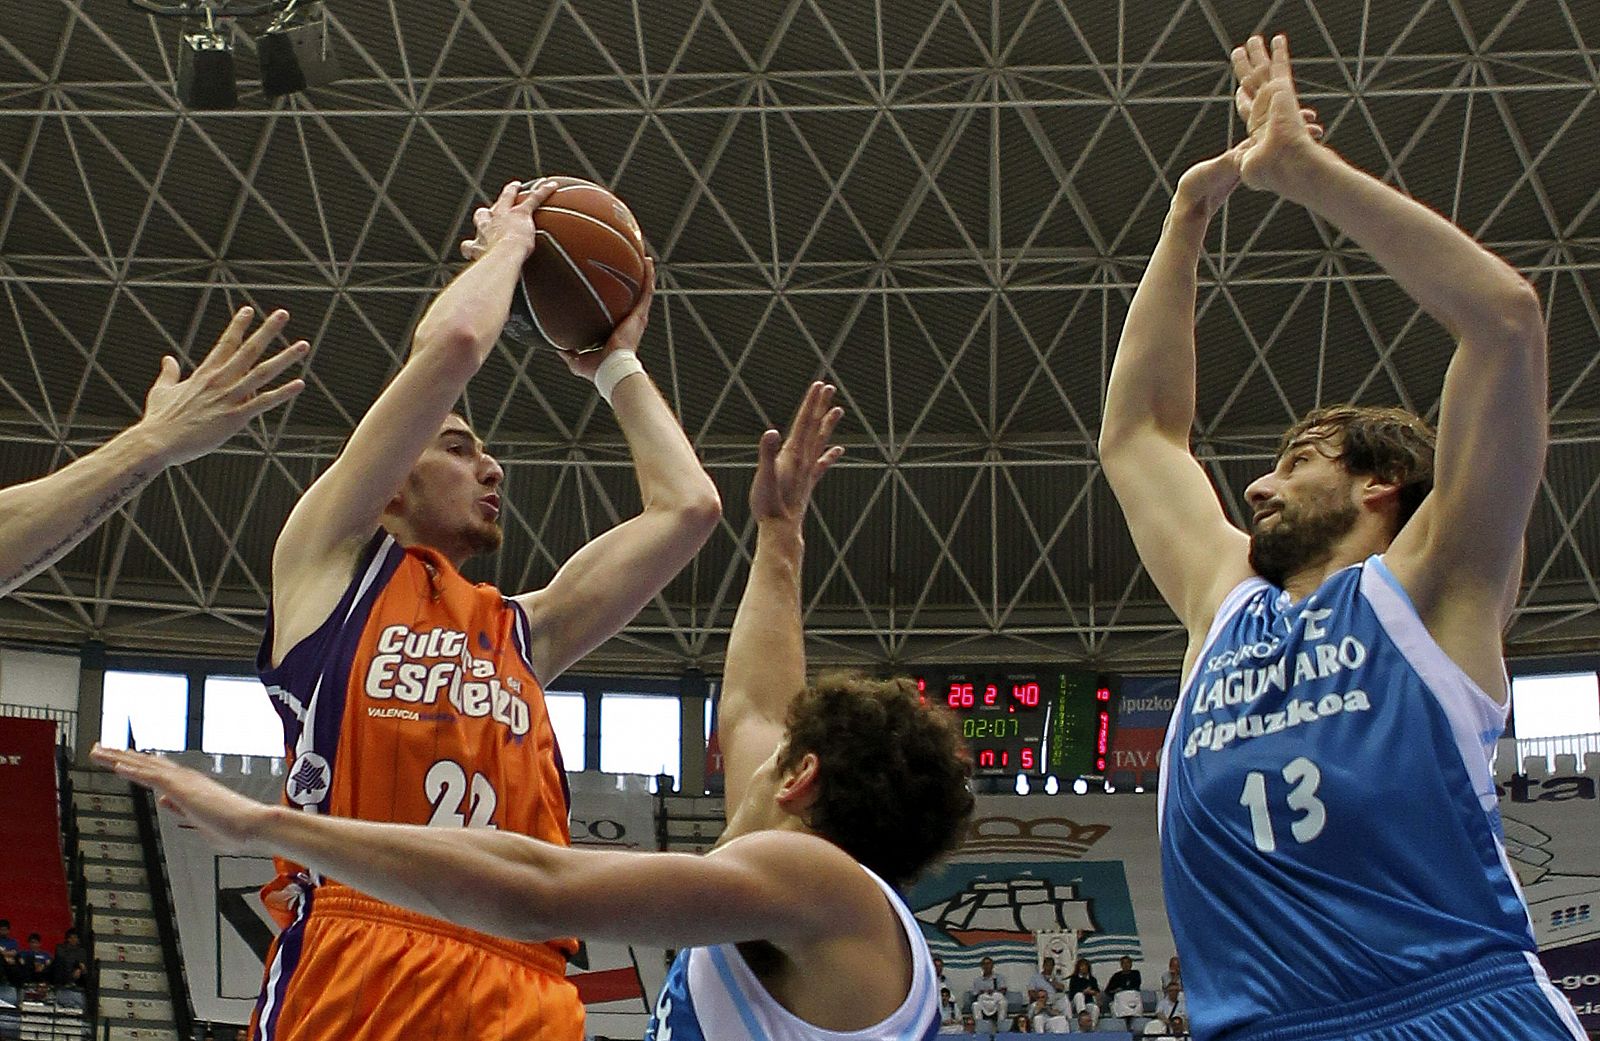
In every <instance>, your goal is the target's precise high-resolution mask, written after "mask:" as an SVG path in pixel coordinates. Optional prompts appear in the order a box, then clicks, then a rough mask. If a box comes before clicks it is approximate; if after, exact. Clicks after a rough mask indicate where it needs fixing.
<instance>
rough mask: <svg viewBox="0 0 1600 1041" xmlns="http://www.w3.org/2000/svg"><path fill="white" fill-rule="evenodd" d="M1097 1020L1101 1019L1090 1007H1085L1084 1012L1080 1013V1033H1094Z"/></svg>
mask: <svg viewBox="0 0 1600 1041" xmlns="http://www.w3.org/2000/svg"><path fill="white" fill-rule="evenodd" d="M1097 1022H1099V1020H1098V1019H1097V1018H1096V1017H1095V1014H1094V1013H1093V1012H1091V1011H1089V1010H1088V1009H1084V1010H1083V1011H1082V1012H1080V1013H1078V1033H1080V1034H1092V1033H1094V1026H1095V1024H1096V1023H1097Z"/></svg>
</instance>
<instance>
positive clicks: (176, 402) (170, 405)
mask: <svg viewBox="0 0 1600 1041" xmlns="http://www.w3.org/2000/svg"><path fill="white" fill-rule="evenodd" d="M254 315H255V311H254V310H253V309H251V308H249V307H241V308H240V309H239V310H238V312H237V313H235V314H234V316H233V321H231V322H229V323H228V327H227V328H226V329H224V330H223V332H222V335H221V336H220V337H219V338H218V339H217V342H216V345H215V346H214V347H212V348H211V352H210V353H209V354H207V355H206V356H205V359H204V360H203V361H201V362H200V365H199V366H198V367H197V368H196V369H195V370H194V372H193V373H191V374H190V376H189V378H188V379H181V380H180V379H179V378H178V371H179V370H178V359H176V358H174V357H172V356H171V355H167V356H166V357H164V358H162V359H161V374H160V375H159V376H157V377H156V381H155V383H154V384H153V385H152V386H151V387H150V391H149V393H147V394H146V395H145V402H144V417H143V418H142V419H140V420H139V423H138V426H139V428H140V429H142V430H143V431H145V432H146V433H147V434H149V435H150V436H152V437H153V438H154V439H155V440H156V441H157V443H159V444H160V445H161V446H162V454H163V462H165V463H166V464H168V465H172V464H175V463H184V462H188V461H189V460H190V459H195V458H197V457H199V456H202V455H205V454H206V453H207V452H209V451H211V450H212V449H214V448H216V447H217V446H218V445H220V444H222V443H223V442H224V441H226V440H227V439H228V438H230V437H232V436H233V435H234V434H236V433H238V432H239V431H240V430H242V429H243V428H244V425H245V424H246V423H248V422H249V421H250V420H251V419H253V418H255V417H256V416H259V415H260V414H261V413H263V412H265V411H267V410H268V409H270V408H274V407H275V406H278V405H281V404H283V403H284V402H285V401H288V400H289V399H290V398H292V397H294V396H295V395H296V394H299V393H300V392H301V391H302V390H304V389H305V386H306V385H305V381H304V380H299V379H293V380H290V381H289V382H288V383H285V384H284V385H283V386H281V387H274V388H273V389H272V390H268V391H262V389H261V388H262V387H264V386H266V385H267V384H268V383H270V382H272V380H273V379H274V378H275V377H277V375H278V374H279V373H281V372H283V370H284V369H287V368H288V367H289V366H290V365H293V364H294V363H295V362H297V361H299V360H300V359H302V358H304V357H305V356H306V352H307V351H309V350H310V349H311V345H310V344H308V343H307V342H306V341H304V340H299V341H297V342H295V343H293V344H291V345H289V346H288V347H286V348H285V349H283V350H281V351H279V352H278V353H277V354H274V355H273V356H272V357H270V358H268V359H267V360H266V361H258V359H260V357H261V355H262V352H264V351H265V350H266V349H267V345H268V344H269V343H271V342H272V339H273V337H275V336H277V335H278V333H280V332H281V331H282V330H283V326H284V324H285V323H286V322H288V321H289V312H288V311H274V312H272V313H271V314H269V315H268V316H267V319H266V321H264V322H262V323H261V325H260V326H259V327H258V328H257V329H256V331H255V332H254V333H252V334H250V336H248V337H246V336H245V332H246V331H247V330H248V329H249V328H250V320H251V318H252V317H254Z"/></svg>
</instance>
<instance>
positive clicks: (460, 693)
mask: <svg viewBox="0 0 1600 1041" xmlns="http://www.w3.org/2000/svg"><path fill="white" fill-rule="evenodd" d="M529 645H530V632H529V629H528V622H527V617H526V616H525V615H524V614H523V612H522V609H521V608H520V607H518V606H517V605H516V604H515V603H513V602H512V601H510V600H508V599H506V598H505V597H504V596H502V595H501V594H500V591H499V590H497V589H495V588H494V587H493V586H491V585H487V584H482V585H475V584H473V583H472V582H469V581H468V580H467V579H466V578H464V577H463V576H462V575H461V573H460V572H458V571H457V570H456V569H455V568H454V567H453V566H452V565H451V564H450V563H449V562H448V561H446V560H445V559H444V558H443V557H441V556H440V555H439V554H437V553H435V552H434V551H432V550H430V549H427V548H425V547H412V548H409V549H408V548H406V547H402V546H401V545H400V544H399V543H397V542H395V540H394V539H393V538H392V537H390V536H389V535H387V534H386V533H380V534H379V535H377V536H375V537H374V538H373V540H372V542H371V543H370V544H369V545H368V547H367V549H366V551H365V552H364V553H363V555H362V557H361V559H360V561H359V563H358V566H357V568H356V573H355V576H354V577H353V578H352V580H351V582H350V585H349V587H348V588H347V589H346V590H345V593H344V596H343V597H342V598H341V599H340V601H339V604H338V606H337V607H336V608H335V609H334V611H333V613H332V614H331V615H329V617H328V619H327V620H326V621H325V622H324V623H323V624H322V626H321V627H320V628H318V629H317V631H316V632H314V633H312V634H311V635H310V636H308V637H306V638H305V639H304V640H301V641H300V642H299V643H298V644H296V645H295V646H294V647H293V648H292V649H291V650H290V651H289V652H288V654H286V655H285V656H284V659H283V661H282V662H280V663H279V664H278V665H277V666H276V667H273V666H271V664H270V654H271V647H272V626H271V619H270V618H269V620H268V627H267V633H266V638H265V639H264V641H263V642H262V648H261V653H260V656H259V659H258V662H257V666H258V668H259V669H260V672H261V680H262V683H264V684H265V685H266V688H267V692H268V694H269V695H270V696H271V698H272V702H273V705H274V707H275V708H276V709H277V712H278V715H279V717H280V718H281V719H282V720H283V725H284V737H285V741H286V743H287V746H288V760H289V767H288V770H287V771H286V774H285V779H284V789H283V798H284V801H285V803H286V804H288V805H291V806H298V807H301V808H302V809H304V810H305V811H306V812H308V813H326V814H332V815H334V816H339V817H355V818H359V819H361V820H370V821H387V822H395V823H401V824H425V825H429V826H432V827H441V828H461V827H467V828H498V829H500V830H502V831H514V832H520V833H522V834H524V835H531V836H533V837H535V838H539V839H543V840H545V841H547V842H556V843H560V844H562V845H567V844H568V843H569V842H570V837H569V834H568V828H567V816H568V802H569V799H570V792H569V790H568V788H567V782H566V773H565V772H564V770H563V767H562V762H561V752H560V749H559V748H558V747H557V745H556V739H555V732H554V731H553V730H552V728H551V726H550V719H549V716H548V715H547V713H546V711H545V703H544V691H543V689H542V688H541V687H540V685H539V680H538V678H537V677H536V676H535V675H534V671H533V666H532V664H531V663H530V662H529V660H528V650H529ZM278 870H279V877H278V880H277V881H276V882H274V883H273V884H272V885H271V886H269V887H268V889H267V892H266V893H264V896H266V897H267V902H268V905H269V907H272V908H273V910H274V913H276V914H278V915H279V917H280V924H282V925H284V926H285V931H284V933H283V934H282V936H280V938H279V940H278V941H277V942H276V943H274V945H273V949H272V951H271V952H270V953H269V964H268V966H267V979H266V981H265V985H264V989H263V993H262V995H261V998H260V1000H259V1002H258V1006H257V1009H258V1022H257V1023H256V1024H255V1026H256V1031H255V1035H256V1036H258V1037H277V1036H280V1032H279V1031H278V1030H277V1029H275V1027H276V1025H277V1024H276V1023H275V1022H274V1021H275V1020H276V1019H277V1016H278V1012H279V1010H281V1009H282V1008H283V1007H284V1006H285V1005H286V1004H287V1005H289V1006H291V1007H292V1006H293V1005H295V1004H296V1002H295V1001H293V1000H291V998H292V993H291V990H290V986H291V977H293V976H294V974H295V973H294V969H295V963H296V962H298V961H301V960H303V959H305V958H307V957H309V955H310V953H311V952H310V951H309V950H302V947H303V946H308V945H310V944H312V943H313V942H314V940H313V937H314V936H316V935H318V934H319V932H326V933H327V934H328V935H330V936H331V935H335V934H336V932H337V931H328V930H321V931H319V930H316V929H313V930H311V931H309V932H307V931H306V930H305V925H306V922H307V920H308V919H315V918H316V917H318V915H319V908H320V909H321V911H320V913H321V914H322V915H338V916H341V917H347V918H348V917H356V918H360V919H362V920H364V921H366V922H369V923H375V924H376V925H377V926H378V927H379V928H391V927H392V928H393V929H396V930H400V931H402V932H403V931H409V930H412V929H414V928H416V927H417V925H418V924H419V923H418V921H417V919H418V918H419V917H420V916H415V915H412V914H410V913H409V912H404V911H401V910H400V909H398V908H394V907H391V906H389V905H386V904H381V903H379V902H378V901H376V900H373V899H371V898H370V897H366V896H364V895H362V894H359V893H356V892H354V891H353V890H351V889H349V888H348V887H345V886H341V885H340V884H339V883H338V882H337V881H336V880H330V879H326V878H322V877H320V876H318V875H316V874H315V873H313V872H308V871H306V870H305V869H303V868H301V867H300V866H298V865H295V864H292V863H289V862H286V861H281V860H280V861H279V862H278ZM426 923H427V924H426V928H428V929H429V930H430V931H432V932H436V933H440V934H441V935H446V936H450V937H453V938H454V939H456V940H459V941H462V942H465V943H467V944H469V945H474V946H475V947H477V948H479V949H481V950H483V951H487V952H489V953H490V954H492V955H494V956H498V957H502V958H510V959H512V960H514V961H517V962H521V963H523V964H524V965H525V966H528V967H532V968H534V969H538V970H541V971H544V972H548V973H551V974H553V975H554V976H556V977H559V976H560V975H561V973H562V971H563V967H564V964H565V960H564V959H565V956H566V955H569V954H571V953H572V952H574V951H576V950H577V942H576V941H575V940H554V941H551V942H549V943H543V944H512V943H509V942H508V941H504V940H497V939H493V938H490V937H487V936H484V935H483V934H480V933H474V932H472V931H470V930H466V929H459V928H457V927H454V926H448V925H445V924H444V923H439V922H435V921H433V920H431V919H429V920H426ZM302 937H303V940H302ZM352 954H353V955H354V956H356V957H360V952H352ZM374 1014H375V1015H376V1016H378V1017H380V1018H382V1019H383V1020H384V1021H385V1022H386V1023H387V1024H388V1025H389V1026H390V1027H393V1026H395V1025H396V1020H397V1019H398V1020H401V1021H403V1020H404V1019H405V1018H406V1017H407V1015H408V1010H407V1009H406V1008H404V1007H400V1008H380V1009H375V1010H374ZM579 1015H580V1017H581V1010H580V1012H579ZM580 1022H581V1019H580ZM282 1025H283V1027H284V1028H285V1029H284V1030H283V1031H282V1032H281V1036H291V1035H293V1033H294V1031H293V1030H292V1028H290V1025H289V1024H287V1023H285V1024H282ZM580 1029H581V1028H580Z"/></svg>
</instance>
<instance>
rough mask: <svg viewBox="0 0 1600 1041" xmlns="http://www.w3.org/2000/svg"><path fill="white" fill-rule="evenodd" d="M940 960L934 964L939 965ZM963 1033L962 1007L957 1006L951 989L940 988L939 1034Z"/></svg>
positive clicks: (936, 960)
mask: <svg viewBox="0 0 1600 1041" xmlns="http://www.w3.org/2000/svg"><path fill="white" fill-rule="evenodd" d="M938 960H939V959H937V958H935V959H934V962H935V963H937V962H938ZM935 967H937V965H936V966H935ZM961 1032H962V1028H961V1006H959V1005H957V1004H956V999H955V998H954V997H953V996H952V995H951V993H950V988H949V987H940V988H939V1033H941V1034H959V1033H961Z"/></svg>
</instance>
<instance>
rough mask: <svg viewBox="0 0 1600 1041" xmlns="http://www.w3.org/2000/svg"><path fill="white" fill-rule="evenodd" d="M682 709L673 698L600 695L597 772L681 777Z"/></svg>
mask: <svg viewBox="0 0 1600 1041" xmlns="http://www.w3.org/2000/svg"><path fill="white" fill-rule="evenodd" d="M682 725H683V705H682V703H680V702H679V701H678V698H677V696H676V695H673V694H602V695H600V769H601V770H602V771H604V772H605V773H608V774H647V775H650V776H654V775H656V774H671V775H672V780H673V784H674V785H676V784H677V782H678V780H679V778H680V777H681V775H682V773H683V755H682V740H683V733H682Z"/></svg>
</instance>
